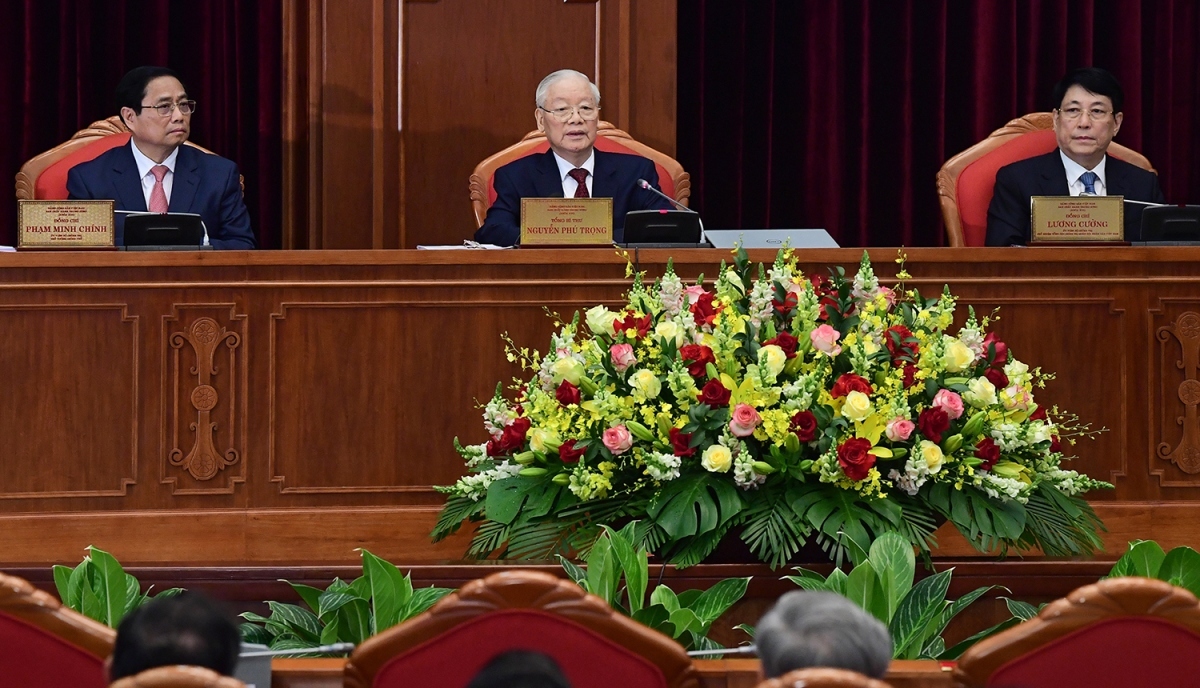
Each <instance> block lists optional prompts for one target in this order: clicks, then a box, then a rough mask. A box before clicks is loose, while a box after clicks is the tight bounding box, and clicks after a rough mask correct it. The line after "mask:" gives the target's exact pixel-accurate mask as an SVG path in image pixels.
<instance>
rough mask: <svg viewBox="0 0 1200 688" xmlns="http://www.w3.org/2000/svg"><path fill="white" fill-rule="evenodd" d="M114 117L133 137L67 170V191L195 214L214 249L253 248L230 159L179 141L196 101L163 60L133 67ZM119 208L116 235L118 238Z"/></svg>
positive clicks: (118, 204) (124, 206)
mask: <svg viewBox="0 0 1200 688" xmlns="http://www.w3.org/2000/svg"><path fill="white" fill-rule="evenodd" d="M117 107H118V110H119V113H120V116H121V121H122V122H124V123H125V126H126V127H127V128H128V129H129V131H130V132H131V134H132V136H131V138H130V140H129V145H127V146H117V147H116V148H113V149H111V150H108V151H106V152H104V153H102V154H100V155H99V156H98V157H96V158H95V159H94V160H90V161H88V162H84V163H80V164H78V165H76V166H75V167H73V168H71V169H70V170H69V171H68V172H67V197H68V198H71V199H82V200H92V199H111V200H113V201H115V208H116V209H117V210H129V211H138V212H146V211H150V212H155V213H165V212H168V211H170V212H176V213H195V214H197V215H199V216H200V217H201V218H202V219H203V220H204V225H205V227H206V229H207V232H208V235H207V236H206V237H205V240H206V241H207V242H208V243H209V244H211V245H212V246H213V248H222V249H252V248H254V245H255V242H254V233H253V232H252V231H251V230H250V214H249V213H248V212H247V211H246V204H245V203H244V202H243V201H242V187H241V184H240V182H239V181H238V180H239V175H238V169H237V165H235V164H234V163H233V162H232V161H230V160H226V159H225V158H222V157H220V156H217V155H209V154H207V153H203V152H201V151H199V150H197V149H195V148H193V147H191V146H185V145H183V142H184V141H187V139H188V134H190V133H191V127H192V113H194V112H195V111H196V101H194V100H190V99H188V94H187V90H186V89H185V88H184V87H183V84H182V83H181V82H180V81H179V77H178V76H176V74H175V73H174V72H172V71H171V70H169V69H167V68H166V67H137V68H135V69H133V70H130V72H129V73H128V74H126V75H125V76H124V77H122V78H121V82H120V83H119V84H118V85H117ZM124 230H125V221H124V215H120V214H118V215H117V218H116V242H117V245H118V246H121V245H123V244H124V241H123V237H124Z"/></svg>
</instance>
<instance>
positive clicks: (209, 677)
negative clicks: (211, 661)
mask: <svg viewBox="0 0 1200 688" xmlns="http://www.w3.org/2000/svg"><path fill="white" fill-rule="evenodd" d="M110 688H246V684H245V683H242V682H241V681H239V680H237V679H236V678H230V677H228V676H222V675H220V674H218V673H217V672H215V671H213V670H212V669H205V668H204V667H197V666H183V665H178V666H164V667H156V668H154V669H147V670H145V671H143V672H141V673H140V674H135V675H133V676H126V677H125V678H123V679H121V680H119V681H114V682H113V684H112V686H111V687H110Z"/></svg>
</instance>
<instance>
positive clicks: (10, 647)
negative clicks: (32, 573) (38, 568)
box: [0, 573, 117, 688]
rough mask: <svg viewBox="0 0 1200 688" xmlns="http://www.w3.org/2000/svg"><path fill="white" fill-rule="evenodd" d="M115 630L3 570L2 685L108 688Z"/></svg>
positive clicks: (0, 614)
mask: <svg viewBox="0 0 1200 688" xmlns="http://www.w3.org/2000/svg"><path fill="white" fill-rule="evenodd" d="M116 635H117V634H116V632H115V631H113V630H112V629H111V628H109V627H108V626H105V625H103V624H100V623H97V622H95V621H92V620H91V619H89V618H87V617H85V616H83V615H81V614H76V613H75V612H73V611H71V610H70V609H67V608H65V607H63V606H62V604H60V603H59V601H58V600H57V599H55V598H54V597H53V596H51V595H48V594H46V593H45V592H42V591H41V590H36V589H34V587H33V586H32V585H30V584H29V583H28V582H26V581H24V580H22V579H20V578H15V577H13V576H6V575H4V574H2V573H0V688H58V687H59V686H72V688H103V686H105V685H107V684H108V681H107V678H106V677H105V675H104V659H105V658H106V657H108V655H110V654H111V653H112V647H113V641H114V640H115V639H116Z"/></svg>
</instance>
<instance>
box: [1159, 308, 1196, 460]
mask: <svg viewBox="0 0 1200 688" xmlns="http://www.w3.org/2000/svg"><path fill="white" fill-rule="evenodd" d="M1157 336H1158V340H1159V341H1160V342H1166V341H1168V340H1169V339H1170V338H1171V337H1172V336H1174V337H1175V339H1177V340H1178V341H1179V347H1180V349H1181V351H1182V356H1181V358H1180V360H1178V361H1176V362H1175V367H1176V368H1179V369H1180V370H1183V371H1184V379H1183V381H1182V382H1180V383H1179V387H1178V388H1177V389H1176V394H1177V395H1178V396H1179V401H1181V402H1183V405H1184V412H1183V415H1182V416H1177V417H1176V418H1175V422H1176V423H1177V424H1179V425H1180V426H1182V427H1183V437H1181V438H1180V440H1179V444H1177V445H1176V446H1175V448H1174V449H1172V448H1171V445H1170V444H1169V443H1167V442H1163V443H1161V444H1159V445H1158V450H1157V453H1158V457H1159V458H1160V459H1165V460H1167V461H1170V462H1171V463H1173V464H1175V465H1176V466H1179V469H1180V470H1182V471H1183V472H1184V473H1200V416H1198V415H1197V412H1196V407H1197V406H1200V379H1197V369H1198V368H1200V314H1198V313H1194V312H1192V311H1188V312H1186V313H1184V314H1182V315H1180V316H1179V317H1178V318H1176V320H1175V322H1174V323H1172V324H1170V325H1163V326H1162V327H1160V328H1158V333H1157Z"/></svg>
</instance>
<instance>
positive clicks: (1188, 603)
mask: <svg viewBox="0 0 1200 688" xmlns="http://www.w3.org/2000/svg"><path fill="white" fill-rule="evenodd" d="M1123 616H1153V617H1156V618H1159V619H1164V620H1167V621H1170V622H1172V623H1176V624H1178V625H1180V626H1183V627H1185V628H1187V629H1189V630H1191V631H1193V632H1195V633H1197V634H1200V602H1198V601H1197V600H1196V596H1195V595H1193V594H1192V593H1190V592H1188V591H1187V590H1184V589H1183V588H1177V587H1175V586H1173V585H1171V584H1169V583H1166V582H1164V581H1160V580H1153V579H1150V578H1135V577H1128V578H1110V579H1107V580H1102V581H1100V582H1099V583H1094V584H1092V585H1085V586H1083V587H1082V588H1079V589H1078V590H1075V591H1073V592H1071V593H1070V594H1069V595H1067V596H1066V597H1064V598H1062V599H1060V600H1055V601H1054V602H1051V603H1050V604H1048V605H1046V608H1045V609H1043V610H1042V612H1041V613H1040V614H1038V615H1037V616H1036V617H1035V618H1033V619H1030V620H1029V621H1026V622H1025V623H1022V624H1020V625H1017V626H1014V627H1012V628H1010V629H1008V630H1007V631H1004V632H1003V633H1000V634H998V635H995V636H992V637H991V638H988V639H986V640H982V641H980V642H979V643H977V644H976V645H974V646H972V647H971V648H970V649H968V650H967V651H966V652H965V653H963V656H962V658H961V659H960V660H959V662H958V666H957V667H956V668H955V670H954V681H955V685H957V686H960V687H961V688H975V687H982V686H986V685H987V681H988V678H990V677H991V675H992V674H993V673H995V672H996V670H997V669H999V668H1000V667H1002V666H1004V665H1005V664H1007V663H1008V662H1010V661H1012V660H1014V659H1016V658H1017V657H1020V656H1022V655H1025V654H1028V653H1030V652H1032V651H1034V650H1036V649H1038V648H1040V647H1042V646H1043V645H1046V644H1047V643H1049V642H1051V641H1053V640H1056V639H1058V638H1061V637H1063V636H1065V635H1068V634H1070V633H1074V632H1075V631H1078V630H1080V629H1082V628H1085V627H1087V626H1090V625H1092V624H1094V623H1097V622H1099V621H1103V620H1105V619H1110V618H1115V617H1123Z"/></svg>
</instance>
